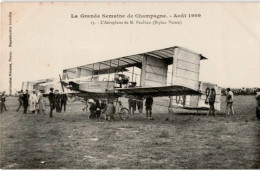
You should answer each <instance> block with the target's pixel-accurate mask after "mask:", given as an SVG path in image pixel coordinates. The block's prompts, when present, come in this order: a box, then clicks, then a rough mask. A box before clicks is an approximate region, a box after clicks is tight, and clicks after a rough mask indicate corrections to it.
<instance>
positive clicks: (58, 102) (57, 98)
mask: <svg viewBox="0 0 260 173" xmlns="http://www.w3.org/2000/svg"><path fill="white" fill-rule="evenodd" d="M55 101H56V105H55V106H56V112H61V95H60V94H59V93H58V94H55Z"/></svg>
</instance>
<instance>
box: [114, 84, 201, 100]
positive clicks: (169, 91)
mask: <svg viewBox="0 0 260 173" xmlns="http://www.w3.org/2000/svg"><path fill="white" fill-rule="evenodd" d="M116 90H117V91H118V93H120V94H127V95H133V96H140V97H145V96H152V97H162V96H178V95H200V94H201V92H199V91H197V90H194V89H191V88H188V87H184V86H180V85H171V86H162V87H140V88H117V89H116Z"/></svg>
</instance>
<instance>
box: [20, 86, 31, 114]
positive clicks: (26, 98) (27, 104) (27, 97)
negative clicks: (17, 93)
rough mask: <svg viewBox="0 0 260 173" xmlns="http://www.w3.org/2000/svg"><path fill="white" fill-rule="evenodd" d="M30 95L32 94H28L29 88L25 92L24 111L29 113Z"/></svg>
mask: <svg viewBox="0 0 260 173" xmlns="http://www.w3.org/2000/svg"><path fill="white" fill-rule="evenodd" d="M29 97H30V95H29V94H28V90H26V91H25V93H24V94H23V97H22V99H23V113H24V114H27V108H28V106H29Z"/></svg>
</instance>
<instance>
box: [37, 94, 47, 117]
mask: <svg viewBox="0 0 260 173" xmlns="http://www.w3.org/2000/svg"><path fill="white" fill-rule="evenodd" d="M42 93H44V91H43V90H41V91H39V92H38V93H37V106H36V108H37V112H36V114H37V113H41V112H43V113H44V115H46V112H45V105H46V98H45V97H43V95H42Z"/></svg>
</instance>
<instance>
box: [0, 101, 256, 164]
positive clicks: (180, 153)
mask: <svg viewBox="0 0 260 173" xmlns="http://www.w3.org/2000/svg"><path fill="white" fill-rule="evenodd" d="M155 103H158V104H168V103H167V102H166V101H161V100H158V99H157V100H156V101H155ZM222 103H223V104H222V111H223V112H225V104H224V98H222ZM6 105H7V109H8V112H4V113H3V114H1V168H3V169H10V168H11V169H18V168H19V169H32V168H33V169H42V168H45V169H47V168H49V169H51V168H56V169H183V168H184V169H255V168H259V167H260V122H259V121H257V120H256V118H255V100H254V96H236V97H235V103H234V108H235V113H236V114H235V115H229V116H226V115H225V114H224V113H223V112H218V114H217V116H215V117H213V116H210V117H207V116H205V112H200V114H199V115H197V114H196V113H195V112H192V111H183V110H176V111H175V113H174V114H168V113H167V108H165V107H162V106H154V108H153V109H154V115H153V116H154V120H148V119H146V118H145V115H144V114H142V115H141V114H136V115H133V116H131V117H130V118H129V119H128V120H127V121H120V120H119V117H116V121H114V122H105V121H104V119H102V118H100V119H94V120H93V119H88V113H87V112H83V111H82V108H83V107H84V105H83V103H81V102H73V103H69V104H68V108H70V109H68V110H67V112H66V113H61V114H57V113H54V118H52V119H51V118H48V116H47V115H33V114H27V115H24V114H22V110H20V112H15V110H16V108H17V107H18V102H17V98H7V102H6ZM48 111H49V108H48ZM167 117H169V121H165V119H166V118H167Z"/></svg>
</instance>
